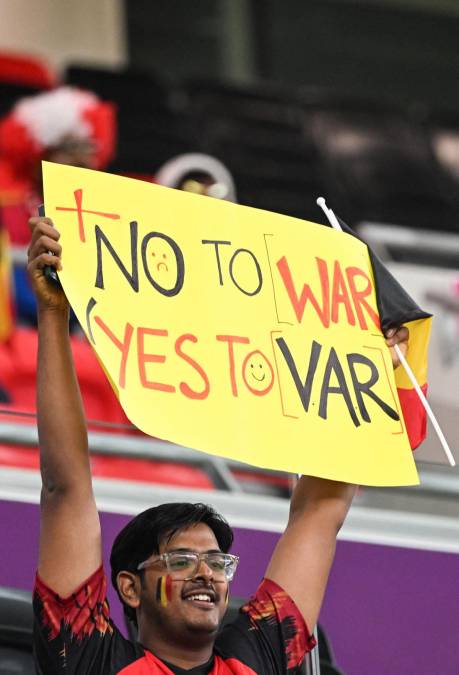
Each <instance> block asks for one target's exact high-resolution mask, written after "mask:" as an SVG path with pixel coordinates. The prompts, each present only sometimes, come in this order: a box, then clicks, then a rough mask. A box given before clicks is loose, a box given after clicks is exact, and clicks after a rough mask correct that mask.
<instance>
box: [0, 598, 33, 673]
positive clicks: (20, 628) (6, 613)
mask: <svg viewBox="0 0 459 675" xmlns="http://www.w3.org/2000/svg"><path fill="white" fill-rule="evenodd" d="M32 626H33V612H32V596H31V593H29V592H27V591H21V590H17V589H13V588H0V675H32V673H34V672H35V669H34V663H33V657H32Z"/></svg>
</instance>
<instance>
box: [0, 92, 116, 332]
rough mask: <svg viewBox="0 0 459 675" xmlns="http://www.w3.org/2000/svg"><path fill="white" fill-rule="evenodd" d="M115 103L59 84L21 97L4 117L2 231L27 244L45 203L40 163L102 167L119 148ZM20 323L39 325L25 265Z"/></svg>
mask: <svg viewBox="0 0 459 675" xmlns="http://www.w3.org/2000/svg"><path fill="white" fill-rule="evenodd" d="M115 137H116V115H115V108H114V106H113V104H111V103H108V102H103V101H101V100H100V99H99V98H98V97H97V96H96V95H95V94H93V93H92V92H89V91H84V90H80V89H76V88H73V87H58V88H56V89H53V90H51V91H48V92H45V93H40V94H38V95H36V96H30V97H26V98H23V99H21V100H20V101H18V102H17V103H16V104H15V105H14V107H13V109H12V110H11V112H10V113H9V114H8V115H7V116H6V117H4V118H3V119H2V120H1V121H0V177H1V178H2V180H0V229H2V230H4V231H6V232H7V234H8V236H9V239H10V242H11V244H12V245H13V246H15V247H22V246H23V247H26V246H28V244H29V238H30V235H29V229H28V225H27V223H28V220H29V218H30V217H31V216H33V215H36V214H37V207H38V205H39V204H41V203H42V202H43V189H42V179H41V161H42V160H48V161H51V162H58V163H60V164H68V165H72V166H79V167H85V168H90V169H104V168H105V167H106V166H107V165H108V163H109V161H110V160H111V159H112V157H113V154H114V151H115ZM14 285H15V298H16V311H17V315H18V317H17V318H18V321H19V322H21V323H25V324H32V325H35V323H36V318H35V314H36V311H35V300H34V297H33V294H32V292H31V289H30V286H29V282H28V279H27V275H26V271H25V268H24V266H23V265H21V264H16V265H15V267H14Z"/></svg>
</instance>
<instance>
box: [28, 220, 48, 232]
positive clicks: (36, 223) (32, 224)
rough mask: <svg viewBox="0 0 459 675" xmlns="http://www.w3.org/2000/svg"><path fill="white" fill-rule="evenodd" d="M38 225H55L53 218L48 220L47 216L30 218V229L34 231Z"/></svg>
mask: <svg viewBox="0 0 459 675" xmlns="http://www.w3.org/2000/svg"><path fill="white" fill-rule="evenodd" d="M38 223H45V224H46V225H51V226H52V225H53V221H52V220H51V218H46V216H32V218H29V228H30V229H31V230H32V231H33V230H34V229H35V228H36V227H37V225H38Z"/></svg>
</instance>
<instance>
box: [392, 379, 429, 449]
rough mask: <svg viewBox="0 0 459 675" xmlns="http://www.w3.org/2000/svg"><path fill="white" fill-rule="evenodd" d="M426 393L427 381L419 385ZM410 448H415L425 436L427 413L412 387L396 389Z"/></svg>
mask: <svg viewBox="0 0 459 675" xmlns="http://www.w3.org/2000/svg"><path fill="white" fill-rule="evenodd" d="M421 389H422V391H423V393H424V395H426V394H427V383H426V384H424V385H422V387H421ZM397 391H398V397H399V399H400V404H401V406H402V412H403V418H404V420H405V426H406V431H407V433H408V438H409V441H410V445H411V448H412V449H413V450H415V448H417V447H418V446H419V445H420V444H421V443H422V441H423V440H424V439H425V437H426V433H427V414H426V411H425V409H424V406H423V405H422V403H421V401H420V400H419V396H418V395H417V393H416V391H415V390H414V389H401V388H399V389H397Z"/></svg>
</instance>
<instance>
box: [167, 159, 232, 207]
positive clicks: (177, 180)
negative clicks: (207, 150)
mask: <svg viewBox="0 0 459 675" xmlns="http://www.w3.org/2000/svg"><path fill="white" fill-rule="evenodd" d="M155 178H156V182H157V183H159V185H164V186H165V187H171V188H177V189H179V190H185V191H186V192H194V193H196V194H200V195H207V196H208V197H215V198H217V199H224V200H226V201H228V202H236V201H237V197H236V188H235V186H234V181H233V177H232V176H231V174H230V172H229V171H228V169H227V168H226V166H225V165H224V164H222V162H220V160H218V159H216V158H215V157H211V156H210V155H205V154H201V153H197V152H191V153H187V154H185V155H178V156H177V157H174V158H173V159H171V160H169V161H168V162H166V163H165V164H163V166H162V167H161V168H160V169H159V171H158V172H157V174H156V176H155Z"/></svg>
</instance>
